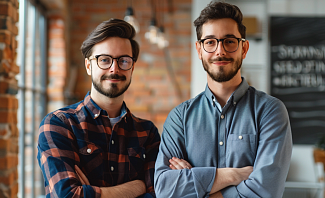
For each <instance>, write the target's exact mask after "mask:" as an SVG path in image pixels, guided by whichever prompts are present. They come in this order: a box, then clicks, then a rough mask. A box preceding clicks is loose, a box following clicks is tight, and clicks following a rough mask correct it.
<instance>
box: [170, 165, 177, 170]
mask: <svg viewBox="0 0 325 198" xmlns="http://www.w3.org/2000/svg"><path fill="white" fill-rule="evenodd" d="M169 167H170V168H171V169H172V170H177V168H176V167H175V166H173V165H172V164H170V165H169Z"/></svg>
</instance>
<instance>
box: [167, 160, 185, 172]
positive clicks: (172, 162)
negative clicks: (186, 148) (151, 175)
mask: <svg viewBox="0 0 325 198" xmlns="http://www.w3.org/2000/svg"><path fill="white" fill-rule="evenodd" d="M169 163H170V164H171V165H173V166H174V167H175V168H176V169H178V170H180V169H184V168H183V166H181V165H180V164H178V162H177V161H175V160H173V159H170V160H169Z"/></svg>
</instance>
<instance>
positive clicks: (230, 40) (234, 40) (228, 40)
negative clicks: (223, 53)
mask: <svg viewBox="0 0 325 198" xmlns="http://www.w3.org/2000/svg"><path fill="white" fill-rule="evenodd" d="M224 42H225V43H226V44H234V43H237V40H236V39H226V40H225V41H224Z"/></svg>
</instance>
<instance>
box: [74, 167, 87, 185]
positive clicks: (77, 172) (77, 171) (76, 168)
mask: <svg viewBox="0 0 325 198" xmlns="http://www.w3.org/2000/svg"><path fill="white" fill-rule="evenodd" d="M74 168H75V170H76V174H77V176H78V178H79V180H80V182H81V185H85V182H84V180H83V179H82V178H81V176H80V175H79V171H80V169H79V167H78V166H76V165H75V166H74Z"/></svg>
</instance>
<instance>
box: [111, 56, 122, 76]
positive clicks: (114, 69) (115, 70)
mask: <svg viewBox="0 0 325 198" xmlns="http://www.w3.org/2000/svg"><path fill="white" fill-rule="evenodd" d="M119 69H120V68H119V67H118V63H117V60H116V59H113V63H112V65H111V67H110V68H109V72H110V73H113V74H115V73H118V72H119Z"/></svg>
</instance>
